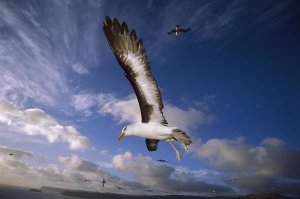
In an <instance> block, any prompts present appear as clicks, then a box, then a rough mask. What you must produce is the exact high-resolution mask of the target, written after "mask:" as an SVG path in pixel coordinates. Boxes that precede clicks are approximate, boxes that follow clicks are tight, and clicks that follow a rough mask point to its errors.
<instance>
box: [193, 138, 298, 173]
mask: <svg viewBox="0 0 300 199" xmlns="http://www.w3.org/2000/svg"><path fill="white" fill-rule="evenodd" d="M193 151H194V152H195V153H196V154H197V156H198V157H199V158H205V159H207V160H208V161H209V162H210V164H212V165H213V166H214V167H216V168H218V169H219V170H222V171H230V172H248V171H249V172H250V173H254V174H255V175H259V176H264V177H279V176H282V177H289V178H299V177H300V172H299V169H298V168H297V167H296V166H295V165H299V164H300V152H299V151H293V150H290V149H288V148H287V146H286V145H285V144H284V142H283V141H282V140H280V139H277V138H266V139H264V140H263V141H262V142H261V144H260V145H258V146H252V145H248V144H246V143H245V139H243V138H238V139H236V140H226V139H211V140H208V141H207V142H206V143H204V144H202V145H200V146H198V147H196V148H195V147H194V148H193Z"/></svg>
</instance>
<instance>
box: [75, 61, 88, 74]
mask: <svg viewBox="0 0 300 199" xmlns="http://www.w3.org/2000/svg"><path fill="white" fill-rule="evenodd" d="M72 69H73V70H74V71H75V72H76V73H78V74H80V75H84V74H89V71H88V70H87V69H86V68H84V67H83V66H82V64H80V63H76V64H74V65H73V66H72Z"/></svg>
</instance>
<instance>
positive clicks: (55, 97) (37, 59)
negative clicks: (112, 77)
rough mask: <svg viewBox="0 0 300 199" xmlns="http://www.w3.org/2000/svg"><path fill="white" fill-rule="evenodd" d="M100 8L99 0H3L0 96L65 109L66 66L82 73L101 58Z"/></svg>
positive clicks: (67, 90) (68, 93)
mask: <svg viewBox="0 0 300 199" xmlns="http://www.w3.org/2000/svg"><path fill="white" fill-rule="evenodd" d="M100 9H101V1H88V2H85V3H84V2H81V1H76V2H66V1H39V2H21V3H20V2H17V1H9V2H7V1H1V3H0V24H1V36H0V65H1V68H0V87H1V91H0V97H2V98H4V99H8V100H11V101H14V102H15V103H17V104H19V105H22V104H23V103H28V102H34V103H38V104H42V105H44V106H50V107H60V108H61V109H66V108H68V107H69V104H68V103H66V102H67V101H68V100H65V99H68V98H69V97H70V96H71V93H72V87H71V85H70V82H69V78H70V75H68V74H69V71H70V70H75V71H76V72H78V73H80V74H86V73H87V72H88V69H87V68H89V67H93V66H95V65H97V63H99V61H100V59H99V54H100V42H95V41H97V40H98V39H97V38H98V34H99V31H100V30H99V29H98V25H99V22H100V21H99V19H98V18H97V17H95V16H97V14H96V13H99V11H100ZM86 21H88V23H86ZM83 66H84V67H83Z"/></svg>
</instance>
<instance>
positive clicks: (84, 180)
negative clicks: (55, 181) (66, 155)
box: [78, 178, 90, 182]
mask: <svg viewBox="0 0 300 199" xmlns="http://www.w3.org/2000/svg"><path fill="white" fill-rule="evenodd" d="M78 180H80V181H83V182H90V180H88V179H81V178H78Z"/></svg>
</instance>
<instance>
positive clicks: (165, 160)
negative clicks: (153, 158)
mask: <svg viewBox="0 0 300 199" xmlns="http://www.w3.org/2000/svg"><path fill="white" fill-rule="evenodd" d="M157 162H168V161H167V160H157Z"/></svg>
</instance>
